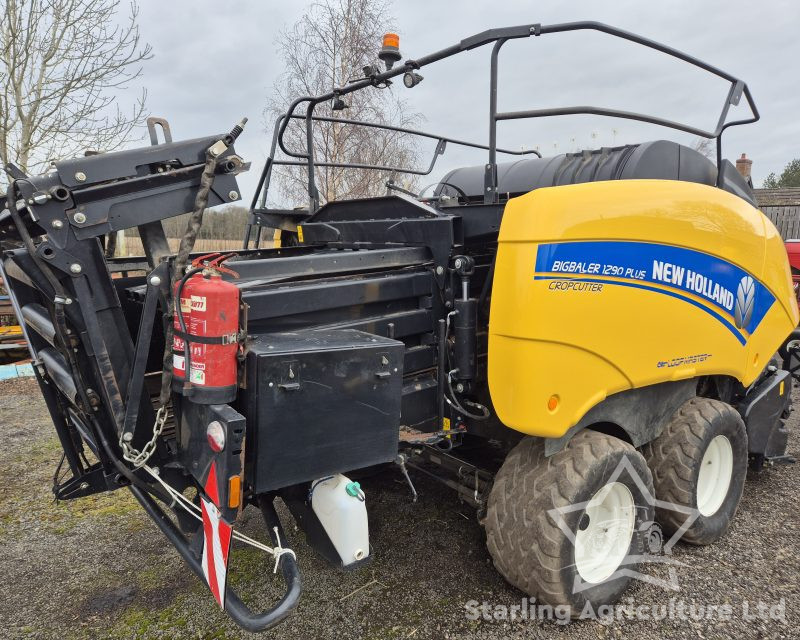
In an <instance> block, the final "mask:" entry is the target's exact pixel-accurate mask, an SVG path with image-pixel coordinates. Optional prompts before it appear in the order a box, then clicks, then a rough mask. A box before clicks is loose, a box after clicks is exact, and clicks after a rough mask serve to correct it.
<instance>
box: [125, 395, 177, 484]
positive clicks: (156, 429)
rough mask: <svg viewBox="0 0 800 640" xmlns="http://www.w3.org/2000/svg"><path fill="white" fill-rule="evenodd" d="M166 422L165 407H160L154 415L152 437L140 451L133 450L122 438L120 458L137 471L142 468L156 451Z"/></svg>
mask: <svg viewBox="0 0 800 640" xmlns="http://www.w3.org/2000/svg"><path fill="white" fill-rule="evenodd" d="M166 422H167V407H166V406H163V405H162V406H161V408H159V410H158V412H157V413H156V421H155V424H153V437H152V438H150V441H149V442H148V443H147V444H146V445H144V447H143V448H142V450H141V451H139V450H137V449H134V448H133V447H132V446H131V445H130V444H128V443H127V442H125V440H123V439H122V438H120V439H119V446H120V447H121V448H122V457H123V458H125V460H127V461H128V462H130V463H131V464H132V465H133V466H134V468H136V469H138V468H139V467H141V466H143V465H144V464H145V463H146V462H147V461H148V460H149V459H150V456H152V455H153V452H154V451H155V450H156V442H157V441H158V437H159V436H160V435H161V432H162V431H163V430H164V425H165V424H166Z"/></svg>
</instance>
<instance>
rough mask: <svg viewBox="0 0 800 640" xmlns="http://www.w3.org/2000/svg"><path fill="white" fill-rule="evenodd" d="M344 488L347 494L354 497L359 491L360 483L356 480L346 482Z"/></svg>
mask: <svg viewBox="0 0 800 640" xmlns="http://www.w3.org/2000/svg"><path fill="white" fill-rule="evenodd" d="M344 490H345V491H347V495H349V496H353V497H354V498H355V497H357V496H358V494H359V492H360V491H361V485H360V484H358V482H348V483H347V486H346V487H345V488H344Z"/></svg>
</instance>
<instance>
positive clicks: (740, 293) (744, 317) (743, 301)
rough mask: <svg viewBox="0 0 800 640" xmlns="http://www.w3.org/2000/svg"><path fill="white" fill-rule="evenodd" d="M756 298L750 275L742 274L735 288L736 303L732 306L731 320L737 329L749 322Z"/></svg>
mask: <svg viewBox="0 0 800 640" xmlns="http://www.w3.org/2000/svg"><path fill="white" fill-rule="evenodd" d="M755 300H756V285H755V283H754V282H753V279H752V278H751V277H750V276H744V277H743V278H742V279H741V280H740V281H739V286H738V287H737V288H736V304H735V305H734V307H733V321H734V322H735V323H736V327H737V328H738V329H743V328H744V327H746V326H747V325H748V324H750V318H752V316H753V307H754V306H755Z"/></svg>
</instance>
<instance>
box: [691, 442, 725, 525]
mask: <svg viewBox="0 0 800 640" xmlns="http://www.w3.org/2000/svg"><path fill="white" fill-rule="evenodd" d="M732 477H733V447H731V441H730V440H728V438H726V437H725V436H716V437H715V438H714V439H713V440H711V442H709V443H708V448H707V449H706V452H705V453H704V454H703V460H702V462H700V473H698V474H697V510H698V511H699V512H700V515H703V516H711V515H714V514H715V513H716V512H717V511H718V510H719V508H720V507H721V506H722V503H723V502H725V497H726V496H727V495H728V488H729V487H730V486H731V478H732Z"/></svg>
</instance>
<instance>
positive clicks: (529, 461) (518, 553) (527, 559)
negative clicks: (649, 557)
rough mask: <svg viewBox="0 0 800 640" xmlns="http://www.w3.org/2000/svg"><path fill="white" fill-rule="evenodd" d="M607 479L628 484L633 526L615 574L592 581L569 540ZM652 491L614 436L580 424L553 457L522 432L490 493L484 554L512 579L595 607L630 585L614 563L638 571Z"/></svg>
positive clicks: (529, 589)
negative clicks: (581, 568) (580, 566)
mask: <svg viewBox="0 0 800 640" xmlns="http://www.w3.org/2000/svg"><path fill="white" fill-rule="evenodd" d="M624 460H627V464H626V463H625V462H624ZM610 480H613V481H614V482H618V483H622V484H624V485H625V486H626V487H627V488H628V489H629V490H630V494H631V497H632V499H633V508H632V509H630V511H631V512H633V514H634V516H633V517H634V522H633V532H632V535H631V537H630V544H629V545H628V546H627V548H626V549H625V556H624V558H623V559H622V560H621V562H620V564H619V565H618V566H617V567H615V568H614V569H613V573H612V574H611V575H610V576H609V577H608V578H607V579H603V580H602V581H600V580H598V581H597V582H594V583H593V582H590V581H588V580H584V579H583V577H582V576H581V574H580V573H579V571H578V565H577V556H576V551H575V549H576V547H575V544H574V539H575V535H576V532H577V531H578V529H579V527H580V528H581V530H585V529H587V526H588V523H587V520H588V518H589V516H588V514H587V513H586V511H585V507H586V506H587V503H588V502H589V501H590V500H591V499H592V497H593V496H595V495H596V494H597V492H598V491H599V490H600V489H601V488H602V487H604V486H605V485H607V484H609V481H610ZM643 489H644V491H643ZM648 492H649V495H648ZM652 495H653V485H652V477H651V474H650V470H649V469H648V467H647V463H646V462H645V460H644V458H643V457H642V455H641V454H640V453H639V452H638V451H636V449H634V448H633V447H632V446H631V445H629V444H628V443H626V442H623V441H622V440H619V439H618V438H614V437H612V436H608V435H605V434H602V433H598V432H595V431H589V430H585V431H582V432H580V433H578V434H577V435H575V436H574V437H573V438H572V440H570V442H569V443H568V444H567V445H566V447H565V448H564V449H563V450H561V451H560V452H558V453H556V454H554V455H552V456H550V457H545V455H544V440H543V439H541V438H525V439H524V440H522V441H521V442H520V443H519V444H518V445H517V446H516V447H515V448H514V449H513V450H512V451H511V453H509V455H508V457H507V458H506V460H505V462H504V463H503V465H502V467H501V468H500V471H499V472H498V474H497V476H496V478H495V482H494V485H493V487H492V490H491V493H490V495H489V501H488V511H487V517H486V532H487V547H488V549H489V553H490V555H491V556H492V559H493V561H494V565H495V567H496V568H497V570H498V571H499V572H500V574H501V575H502V576H503V577H504V578H505V579H506V580H507V581H508V582H510V583H511V584H512V585H514V586H515V587H517V588H518V589H520V590H521V591H524V592H525V593H526V594H528V595H529V596H531V597H533V598H535V599H536V601H537V602H539V603H544V604H549V605H551V606H553V607H568V610H569V613H570V615H571V616H572V617H573V618H574V617H579V616H580V614H581V612H582V611H583V610H584V608H585V607H586V605H587V602H588V603H590V604H591V606H592V607H593V608H594V609H595V610H596V608H597V607H598V606H601V605H605V604H610V603H613V602H616V601H617V600H618V599H619V597H620V595H621V594H622V592H623V591H624V590H625V588H626V587H627V586H628V583H629V581H630V579H631V578H630V576H629V575H628V572H621V571H619V569H620V568H621V567H624V568H625V569H627V570H630V571H633V570H635V569H636V564H635V562H634V561H633V559H634V558H636V557H639V556H641V555H642V554H643V553H644V549H645V545H646V542H647V539H648V534H649V530H650V528H651V527H652V525H653V523H652V520H653V507H652V501H651V497H652ZM554 509H558V510H559V511H558V512H556V513H555V514H554V513H553V510H554ZM565 509H570V510H569V511H565ZM558 520H560V523H561V526H559V521H558ZM565 530H566V531H569V532H571V537H570V536H568V535H567V534H566V533H565Z"/></svg>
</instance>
